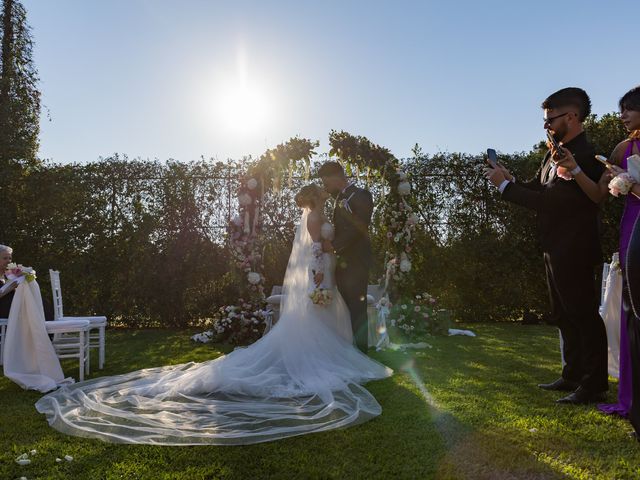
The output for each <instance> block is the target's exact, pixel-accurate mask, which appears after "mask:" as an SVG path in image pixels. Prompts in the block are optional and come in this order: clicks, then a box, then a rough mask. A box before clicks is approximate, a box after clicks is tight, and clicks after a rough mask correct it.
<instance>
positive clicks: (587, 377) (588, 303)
mask: <svg viewBox="0 0 640 480" xmlns="http://www.w3.org/2000/svg"><path fill="white" fill-rule="evenodd" d="M544 261H545V267H546V271H547V284H548V287H549V297H550V300H551V315H552V317H553V319H554V320H555V321H556V323H557V325H558V328H560V331H561V332H562V340H563V342H564V359H565V362H566V365H565V366H564V368H563V370H562V377H563V378H565V379H566V380H570V381H573V382H577V383H579V384H580V385H581V386H582V387H583V388H585V389H586V390H588V391H591V392H594V393H600V392H604V391H606V390H607V389H608V382H607V378H608V372H607V355H608V353H607V332H606V329H605V326H604V322H603V321H602V318H601V317H600V313H599V312H598V305H599V296H598V289H597V288H596V277H595V267H594V266H593V265H591V264H590V263H589V262H584V261H581V260H580V259H578V260H566V259H563V260H556V259H552V258H551V257H550V255H549V254H545V256H544Z"/></svg>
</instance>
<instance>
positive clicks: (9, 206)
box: [0, 115, 624, 327]
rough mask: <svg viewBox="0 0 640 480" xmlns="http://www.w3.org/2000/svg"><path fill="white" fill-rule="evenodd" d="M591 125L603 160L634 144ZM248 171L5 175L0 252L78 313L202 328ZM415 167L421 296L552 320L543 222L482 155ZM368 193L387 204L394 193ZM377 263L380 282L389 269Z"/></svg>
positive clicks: (530, 157)
mask: <svg viewBox="0 0 640 480" xmlns="http://www.w3.org/2000/svg"><path fill="white" fill-rule="evenodd" d="M587 129H588V131H589V134H590V136H591V138H592V139H593V140H594V143H595V144H596V148H597V150H598V151H599V152H602V153H604V154H605V155H607V154H608V152H610V151H611V150H612V148H613V146H614V145H615V144H616V143H617V142H618V141H619V140H620V139H622V138H624V132H623V131H622V128H621V126H620V124H619V121H618V119H617V117H616V115H605V116H604V117H602V118H601V119H596V118H595V117H592V118H591V119H590V120H589V122H587ZM542 155H543V152H542V151H541V149H540V148H539V147H535V148H533V149H532V151H530V152H529V153H520V154H509V155H506V154H502V155H500V158H501V161H503V163H504V164H505V165H507V166H508V167H509V168H510V169H512V170H513V172H514V173H515V175H516V176H517V177H520V178H527V177H530V176H532V175H533V174H534V173H535V171H536V170H537V168H538V165H539V163H540V160H541V158H542ZM246 162H247V160H244V161H239V162H229V163H222V162H213V161H205V160H201V161H198V162H192V163H179V162H175V161H168V162H160V161H141V160H129V159H127V158H126V157H118V156H115V157H113V158H108V159H104V160H100V161H97V162H93V163H88V164H81V165H58V164H52V163H46V162H44V163H42V164H40V166H37V167H35V168H34V167H29V169H26V168H23V169H20V168H17V167H16V166H15V165H10V166H0V169H1V170H2V171H0V175H1V178H3V182H2V194H1V197H2V201H0V243H5V244H8V245H11V246H12V247H14V249H15V254H14V257H15V260H16V261H19V262H21V263H24V264H28V265H33V266H34V267H36V269H38V270H39V272H40V275H39V278H40V284H41V286H42V287H43V291H44V294H45V295H49V290H48V275H47V269H48V268H56V269H59V270H60V271H61V276H62V283H63V291H64V299H65V309H66V311H67V312H68V313H69V314H85V313H86V314H88V313H100V314H105V315H108V316H109V317H110V318H111V319H112V321H114V322H119V323H121V324H123V325H127V326H132V327H141V326H157V325H164V326H176V327H182V326H186V325H194V324H198V323H201V322H202V321H203V320H204V319H207V318H210V317H211V316H212V314H213V313H214V312H215V311H216V309H217V307H219V306H220V305H225V304H230V303H235V302H236V301H237V296H238V292H237V288H236V286H237V285H238V281H239V280H238V278H237V277H236V276H235V275H236V274H235V272H234V270H233V266H232V265H231V264H230V255H229V252H228V251H227V246H226V242H225V226H226V224H227V221H228V217H229V214H230V213H231V215H233V214H234V210H235V191H236V189H237V186H238V185H237V178H238V177H239V173H240V172H241V171H243V169H244V167H245V165H246ZM317 164H318V162H317V163H316V164H315V165H314V168H317ZM403 165H404V167H405V168H406V170H407V172H408V173H409V174H410V176H411V181H412V183H413V200H412V201H414V202H415V205H414V206H415V207H416V210H417V211H418V212H419V215H420V216H421V218H422V225H421V226H420V228H419V229H418V230H417V232H416V239H415V240H416V241H415V244H414V247H413V251H412V262H413V269H412V272H413V275H412V280H411V281H412V285H411V287H410V290H412V291H413V292H425V291H426V292H429V293H430V294H432V295H434V296H435V297H437V298H438V299H439V303H440V305H442V306H443V307H445V308H447V309H448V310H451V311H453V313H454V318H455V319H457V320H463V321H501V320H513V319H517V318H519V317H521V316H522V315H523V314H524V313H526V312H528V311H531V312H534V313H536V314H539V315H541V314H543V313H544V312H545V311H546V309H547V293H546V292H547V291H546V285H545V280H544V272H543V264H542V258H541V252H540V247H539V244H538V241H537V236H536V233H535V218H534V215H533V214H532V213H531V212H528V211H525V210H523V209H521V208H519V207H516V206H513V205H510V204H508V203H505V202H502V201H500V199H499V198H498V195H497V193H496V191H495V190H494V189H493V188H489V186H488V184H487V182H486V181H485V180H484V178H483V176H482V166H483V165H482V158H481V155H478V156H473V155H466V154H457V153H440V154H437V155H423V154H421V153H420V151H419V149H416V152H415V156H414V157H412V158H409V159H405V160H403ZM300 174H301V172H291V178H290V179H289V180H288V181H287V180H286V179H285V180H284V182H283V184H284V186H283V188H282V189H281V190H280V191H278V192H272V193H270V194H269V195H267V198H266V203H265V209H264V210H265V228H264V237H265V238H264V257H265V267H266V272H265V273H266V276H267V279H268V282H270V284H269V285H267V287H268V288H270V287H271V285H273V284H280V283H281V281H282V277H283V275H284V270H285V268H286V262H287V258H288V253H289V248H290V245H291V239H292V234H293V229H294V222H295V220H296V218H297V216H298V212H297V210H296V208H295V206H294V203H293V193H294V192H295V191H296V190H297V188H299V187H300V185H302V184H303V183H305V181H304V179H303V178H301V176H300ZM362 181H363V182H365V179H364V178H363V179H362ZM370 188H371V190H372V191H373V193H374V195H379V193H380V189H381V188H382V187H381V186H380V185H378V184H372V185H370ZM621 204H622V202H621V201H619V200H615V199H614V200H610V201H608V202H607V203H606V204H605V206H604V207H603V209H602V226H603V232H602V235H603V242H604V251H605V255H606V257H609V256H610V255H611V253H612V252H614V251H616V250H617V228H618V220H619V216H620V210H621ZM384 235H385V229H384V225H379V224H377V223H374V225H373V228H372V237H373V243H374V248H375V250H376V251H377V252H382V245H383V242H384ZM379 257H380V256H378V257H376V263H375V265H374V268H373V269H372V272H371V278H372V281H374V280H373V279H375V278H379V275H380V273H381V271H382V265H381V261H382V259H381V258H379ZM413 292H408V294H412V293H413Z"/></svg>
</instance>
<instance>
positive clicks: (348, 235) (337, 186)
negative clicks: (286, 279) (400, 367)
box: [318, 162, 373, 353]
mask: <svg viewBox="0 0 640 480" xmlns="http://www.w3.org/2000/svg"><path fill="white" fill-rule="evenodd" d="M318 176H319V177H320V178H321V179H322V183H323V184H324V187H325V189H326V190H327V192H329V193H330V194H331V195H333V196H334V197H335V198H336V201H335V204H334V209H333V225H334V228H335V238H334V240H333V242H325V250H326V251H335V253H336V256H337V262H336V285H337V287H338V291H339V292H340V295H342V298H343V299H344V301H345V303H346V304H347V308H348V309H349V313H350V314H351V328H352V329H353V337H354V340H355V343H356V346H357V347H358V348H359V349H360V350H361V351H363V352H365V353H366V352H367V349H368V346H369V345H368V341H369V340H368V339H369V328H368V322H367V285H368V283H369V265H370V264H371V242H370V240H369V224H370V223H371V214H372V212H373V199H372V197H371V193H370V192H369V191H368V190H365V189H363V188H359V187H357V186H356V185H355V184H354V183H353V182H349V181H348V179H347V177H346V176H345V173H344V169H343V168H342V165H340V164H339V163H338V162H326V163H325V164H323V165H322V166H321V167H320V170H319V171H318Z"/></svg>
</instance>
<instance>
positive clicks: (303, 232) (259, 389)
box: [36, 211, 392, 445]
mask: <svg viewBox="0 0 640 480" xmlns="http://www.w3.org/2000/svg"><path fill="white" fill-rule="evenodd" d="M307 215H308V212H307V211H305V212H304V213H303V215H302V219H301V222H300V226H299V227H298V230H297V232H296V238H295V241H294V245H293V249H292V252H291V256H290V258H289V265H288V267H287V273H286V275H285V282H284V285H283V302H282V305H281V315H280V320H279V321H278V323H277V324H276V325H275V327H274V328H273V329H272V330H271V331H270V332H269V333H268V334H267V335H265V336H264V337H263V338H261V339H260V340H258V341H257V342H256V343H254V344H252V345H250V346H249V347H247V348H240V349H236V350H235V351H233V352H232V353H230V354H228V355H225V356H223V357H220V358H217V359H215V360H211V361H207V362H204V363H199V364H196V363H188V364H184V365H177V366H170V367H160V368H150V369H145V370H139V371H136V372H131V373H127V374H124V375H118V376H113V377H104V378H97V379H95V380H90V381H86V382H82V383H77V384H75V385H73V386H70V387H63V388H61V389H59V390H57V391H55V392H53V393H50V394H48V395H46V396H44V397H43V398H41V399H40V400H39V401H38V402H37V403H36V408H37V409H38V411H39V412H41V413H44V414H46V416H47V419H48V421H49V424H50V425H51V426H52V427H54V428H55V429H57V430H59V431H61V432H64V433H68V434H71V435H77V436H83V437H93V438H100V439H102V440H106V441H110V442H120V443H145V444H158V445H198V444H213V445H242V444H251V443H258V442H266V441H270V440H276V439H279V438H284V437H291V436H295V435H302V434H305V433H311V432H318V431H324V430H330V429H334V428H340V427H345V426H348V425H353V424H357V423H361V422H364V421H366V420H368V419H370V418H372V417H375V416H377V415H380V413H381V407H380V405H379V404H378V402H377V401H376V399H375V398H374V397H373V396H372V395H371V394H370V393H369V392H368V391H367V390H366V389H365V388H364V387H362V386H361V384H362V383H364V382H367V381H369V380H375V379H380V378H384V377H388V376H390V375H391V374H392V371H391V369H389V368H387V367H385V366H384V365H382V364H380V363H378V362H376V361H374V360H372V359H370V358H369V357H367V356H366V355H364V354H363V353H361V352H360V351H359V350H357V349H356V348H355V347H354V346H353V345H352V342H351V326H350V319H349V314H348V311H347V309H346V306H345V304H344V301H343V300H342V298H341V297H340V296H339V294H338V293H337V290H336V289H335V282H333V268H334V264H335V260H334V259H333V258H332V256H330V255H327V256H325V257H324V260H325V261H324V262H322V263H324V266H323V268H324V271H325V281H324V283H325V285H324V287H326V288H332V289H333V290H334V294H335V295H334V301H333V302H332V304H331V305H328V306H325V307H323V306H317V305H314V304H313V303H312V302H311V300H310V298H309V292H310V291H311V290H312V289H313V283H312V280H311V277H310V273H309V270H310V266H311V265H312V264H314V262H316V260H317V259H315V260H314V256H313V242H312V241H311V237H310V235H309V233H308V231H307V228H306V221H307ZM347 327H348V328H347ZM347 336H348V338H347Z"/></svg>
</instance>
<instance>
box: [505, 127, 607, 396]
mask: <svg viewBox="0 0 640 480" xmlns="http://www.w3.org/2000/svg"><path fill="white" fill-rule="evenodd" d="M564 147H565V148H567V149H569V150H570V151H571V153H572V154H573V156H574V158H575V159H576V162H577V163H578V165H579V166H580V168H582V170H583V171H584V173H585V174H586V175H588V176H589V178H591V180H593V181H594V182H598V180H599V179H600V176H601V175H602V172H603V167H602V165H600V164H599V163H598V162H597V161H596V160H595V158H594V155H595V151H594V148H593V146H592V145H591V144H589V142H588V141H587V138H586V135H585V133H584V132H583V133H581V134H580V135H578V136H577V137H575V138H574V139H572V140H571V141H570V142H567V143H566V144H565V145H564ZM502 198H504V199H505V200H508V201H510V202H513V203H516V204H518V205H522V206H523V207H526V208H529V209H531V210H535V211H536V212H537V214H538V230H539V233H540V237H541V238H540V239H541V242H542V249H543V251H544V261H545V267H546V270H547V284H548V287H549V296H550V299H551V313H552V316H553V317H554V320H555V321H556V322H557V325H558V327H559V328H560V331H561V332H562V338H563V341H564V359H565V361H566V365H565V367H564V369H563V372H562V377H563V378H564V379H566V380H569V381H572V382H575V383H579V384H580V385H581V386H582V387H583V388H585V389H586V390H588V391H590V392H598V393H599V392H603V391H605V390H607V335H606V331H605V327H604V323H603V321H602V318H600V314H599V313H598V305H599V300H600V299H599V294H598V289H597V288H596V282H595V275H594V267H595V266H596V265H598V264H600V263H601V262H602V253H601V249H600V238H599V232H598V206H597V205H596V204H595V203H593V202H592V201H591V200H590V199H589V197H587V195H586V194H585V193H584V192H583V191H582V190H581V189H580V186H579V185H577V183H576V181H575V180H571V181H567V180H563V179H561V178H559V177H558V176H557V175H556V172H555V167H554V164H553V162H552V160H551V155H550V154H547V155H546V156H545V159H544V161H543V162H542V165H541V167H540V170H539V172H538V176H537V178H535V179H534V180H533V181H531V182H527V183H520V182H517V183H509V184H507V185H506V188H505V189H504V191H503V193H502Z"/></svg>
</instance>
